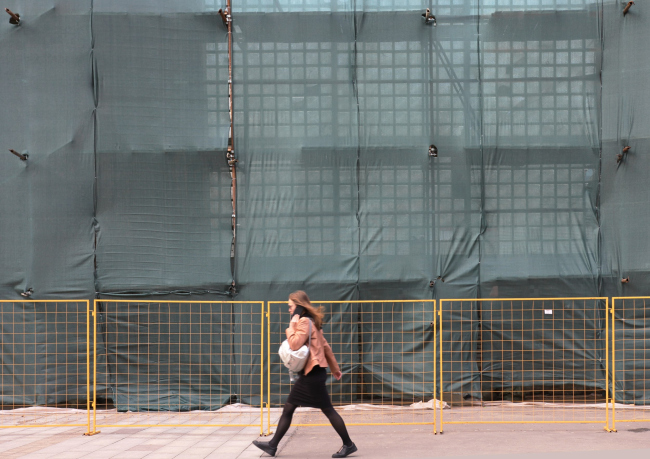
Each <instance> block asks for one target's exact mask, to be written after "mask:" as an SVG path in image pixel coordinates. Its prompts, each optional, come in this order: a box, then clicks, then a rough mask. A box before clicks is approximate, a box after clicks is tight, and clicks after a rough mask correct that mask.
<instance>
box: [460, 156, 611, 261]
mask: <svg viewBox="0 0 650 459" xmlns="http://www.w3.org/2000/svg"><path fill="white" fill-rule="evenodd" d="M597 172H598V171H597V170H595V169H594V168H593V165H590V164H524V165H505V164H504V165H498V166H493V167H489V168H487V170H486V172H485V175H484V177H485V186H484V188H483V196H484V197H485V199H484V203H485V207H484V209H485V212H486V223H487V227H488V230H487V231H486V235H485V238H484V242H485V244H484V245H483V247H482V249H483V253H484V254H485V255H522V254H529V255H562V254H580V253H583V251H584V244H585V236H584V234H583V231H584V228H585V226H587V225H590V224H592V223H593V211H592V207H591V205H592V202H591V200H590V196H589V195H588V194H587V193H586V190H588V188H589V186H590V185H591V184H592V183H593V181H594V180H597ZM477 173H478V172H477ZM480 196H481V191H480V189H479V187H478V186H473V187H472V197H473V198H474V200H480ZM588 242H589V241H588Z"/></svg>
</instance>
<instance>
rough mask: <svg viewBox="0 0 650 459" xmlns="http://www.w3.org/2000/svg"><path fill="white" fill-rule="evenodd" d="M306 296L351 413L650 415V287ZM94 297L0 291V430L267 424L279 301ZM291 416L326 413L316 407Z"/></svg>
mask: <svg viewBox="0 0 650 459" xmlns="http://www.w3.org/2000/svg"><path fill="white" fill-rule="evenodd" d="M314 305H315V306H323V307H324V308H325V313H326V318H325V325H324V328H323V330H324V333H325V336H326V338H327V339H328V341H329V343H330V345H331V346H332V348H333V351H334V353H335V355H336V356H337V359H338V360H339V362H340V364H341V368H342V370H343V373H344V374H343V378H342V380H341V381H332V378H331V377H330V380H328V389H329V391H330V394H331V396H332V400H333V403H334V405H335V407H336V408H337V409H338V410H339V411H340V412H341V413H342V415H343V417H344V419H345V420H346V423H348V424H349V425H389V424H414V425H416V424H423V425H433V426H434V432H436V431H437V430H438V428H439V429H440V431H441V432H442V430H443V426H444V425H445V424H462V423H472V424H478V423H538V422H539V423H556V422H558V423H559V422H569V423H598V424H601V423H602V424H603V425H604V426H605V428H606V429H607V430H609V431H615V430H616V429H615V427H616V422H650V363H648V362H650V341H649V340H650V312H648V307H649V306H650V297H614V298H612V301H611V303H610V302H609V300H608V298H604V297H602V298H601V297H591V298H518V299H516V298H502V299H479V300H477V299H457V300H456V299H445V300H440V302H439V307H436V302H435V301H434V300H410V301H406V300H400V301H348V302H338V301H336V302H314ZM90 306H91V305H90V304H89V302H88V301H85V300H31V301H28V300H26V301H8V300H3V301H0V307H1V308H2V314H1V315H0V320H1V322H0V326H1V329H2V334H1V335H0V351H1V352H2V362H3V365H2V368H1V369H0V396H1V397H2V398H1V400H2V410H0V428H16V427H56V426H78V427H84V428H85V429H86V433H87V434H90V435H92V434H94V433H98V432H99V429H100V428H102V427H136V426H137V427H146V426H178V427H182V426H186V427H189V426H255V427H257V428H259V430H260V433H263V432H264V430H266V433H267V434H268V433H269V432H270V431H271V429H272V427H274V426H275V422H276V421H277V417H278V416H279V412H280V409H281V407H282V405H283V403H284V401H285V400H286V397H287V396H288V393H289V391H290V388H291V383H290V381H289V376H288V371H287V370H286V369H285V368H284V367H283V365H282V364H281V362H280V360H279V357H278V355H277V349H278V347H279V345H280V343H281V342H282V340H284V339H285V332H284V330H285V328H286V327H287V326H288V323H289V315H288V312H287V308H288V307H287V304H286V302H268V303H267V304H266V307H265V304H264V302H228V301H223V302H198V301H185V302H152V301H138V300H96V301H95V302H94V304H92V307H90ZM436 399H437V400H436ZM614 402H615V403H614ZM443 407H444V408H445V409H444V410H443ZM264 408H266V410H264ZM295 422H296V423H297V424H298V425H303V426H310V425H324V424H327V420H326V418H325V417H324V416H323V415H322V414H321V413H320V411H318V410H310V409H304V410H303V409H299V411H298V412H297V414H296V418H295ZM264 424H266V429H264Z"/></svg>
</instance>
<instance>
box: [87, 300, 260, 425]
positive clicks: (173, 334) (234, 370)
mask: <svg viewBox="0 0 650 459" xmlns="http://www.w3.org/2000/svg"><path fill="white" fill-rule="evenodd" d="M95 305H96V308H97V314H98V322H99V324H98V336H99V337H100V338H101V339H102V340H103V345H104V346H105V349H106V353H105V356H100V357H104V358H105V368H106V375H99V376H104V377H105V380H106V381H107V383H106V387H100V386H99V385H98V386H97V387H96V396H97V397H98V398H99V399H100V401H101V400H105V401H106V402H107V404H108V405H109V407H110V405H111V404H112V405H113V407H114V408H113V409H106V410H105V411H103V410H98V411H97V412H96V416H97V420H96V427H102V426H104V427H108V426H122V427H125V426H143V425H160V426H165V425H173V426H190V425H193V426H224V425H230V426H260V431H261V428H262V427H261V426H262V424H261V422H262V417H261V409H262V380H263V374H262V366H263V355H262V336H263V333H264V324H263V322H262V317H263V309H264V303H263V302H225V301H224V302H219V301H215V302H211V301H186V302H151V301H138V300H96V302H95ZM98 368H102V367H98ZM98 379H99V380H101V379H104V378H98ZM125 412H129V415H125V414H124V413H125Z"/></svg>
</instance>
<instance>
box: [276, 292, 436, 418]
mask: <svg viewBox="0 0 650 459" xmlns="http://www.w3.org/2000/svg"><path fill="white" fill-rule="evenodd" d="M312 305H313V306H315V307H319V306H323V307H324V313H325V317H324V320H323V334H324V336H325V338H326V339H327V341H328V343H329V344H330V346H331V347H332V351H333V352H334V355H335V356H336V359H337V361H338V363H339V365H340V367H341V371H342V373H343V377H342V378H341V380H340V381H336V380H335V379H334V378H333V377H332V376H331V375H330V376H329V377H328V382H327V387H328V392H329V393H330V396H331V398H332V403H333V405H334V407H335V408H336V409H337V410H339V412H340V413H341V415H342V416H343V418H344V420H345V422H346V424H348V425H379V424H431V425H433V424H434V422H435V419H434V416H435V410H434V409H433V408H434V403H435V401H434V400H433V398H434V397H433V395H434V391H435V389H434V385H435V381H434V380H435V372H434V364H435V363H434V357H435V352H434V346H435V340H434V330H435V329H434V326H435V324H434V313H435V300H410V301H349V302H343V301H338V302H313V303H312ZM286 308H287V304H286V302H269V303H268V320H269V322H268V323H269V325H268V327H267V329H268V330H269V332H270V333H269V334H268V351H269V359H268V361H269V367H268V371H269V377H268V379H267V383H268V389H267V393H268V398H267V400H268V401H269V411H268V413H267V416H268V419H269V420H268V426H269V428H271V427H272V426H274V425H275V424H273V422H272V419H271V415H270V410H271V409H279V407H281V406H282V404H283V403H284V401H285V400H286V398H287V396H288V395H289V392H290V391H291V381H290V379H289V373H288V370H287V369H286V368H285V367H284V366H283V364H282V362H281V361H280V358H279V356H278V355H277V354H276V353H275V351H276V350H277V349H278V348H279V346H280V344H281V342H282V341H283V340H284V339H286V334H285V329H286V328H287V326H288V324H289V315H288V314H287V312H286ZM294 425H304V426H313V425H329V424H328V421H327V418H326V417H325V416H324V415H323V414H322V413H321V412H320V410H317V409H313V408H299V410H298V411H297V412H296V414H295V416H294Z"/></svg>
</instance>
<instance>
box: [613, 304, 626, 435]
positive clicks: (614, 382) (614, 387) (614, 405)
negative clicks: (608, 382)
mask: <svg viewBox="0 0 650 459" xmlns="http://www.w3.org/2000/svg"><path fill="white" fill-rule="evenodd" d="M617 299H618V298H612V310H611V314H612V399H611V400H612V432H616V316H615V309H616V300H617ZM623 306H625V301H623Z"/></svg>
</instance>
